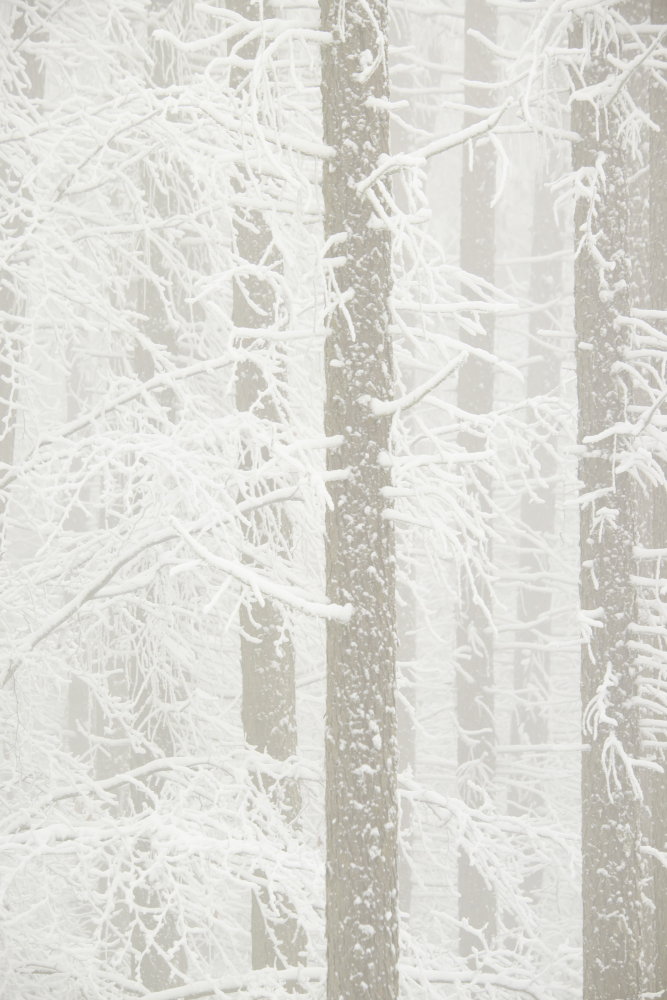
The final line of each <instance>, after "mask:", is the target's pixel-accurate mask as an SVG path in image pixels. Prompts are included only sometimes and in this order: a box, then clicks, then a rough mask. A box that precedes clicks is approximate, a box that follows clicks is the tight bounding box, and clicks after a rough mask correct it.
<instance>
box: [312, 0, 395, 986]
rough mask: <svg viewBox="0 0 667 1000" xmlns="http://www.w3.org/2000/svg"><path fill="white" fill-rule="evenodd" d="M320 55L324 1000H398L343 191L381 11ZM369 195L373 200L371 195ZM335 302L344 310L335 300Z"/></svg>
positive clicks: (373, 296)
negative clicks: (325, 288) (327, 149)
mask: <svg viewBox="0 0 667 1000" xmlns="http://www.w3.org/2000/svg"><path fill="white" fill-rule="evenodd" d="M321 10H322V25H323V27H324V29H325V30H327V31H330V32H332V34H333V39H334V40H333V43H332V44H331V45H329V46H327V47H326V48H325V49H324V50H323V53H322V62H323V66H322V104H323V120H324V139H325V142H326V143H327V144H328V145H330V146H332V147H333V148H334V149H335V156H334V158H333V159H332V160H331V161H329V162H328V163H325V165H324V171H323V187H324V207H325V220H324V229H325V237H326V238H327V239H331V238H334V239H337V240H339V241H342V242H339V243H334V245H333V246H332V248H331V250H330V251H329V255H330V256H332V257H338V258H340V257H344V258H345V260H344V262H342V261H339V266H337V267H336V268H335V272H334V273H335V278H336V280H335V287H334V283H333V282H332V285H331V287H330V292H331V295H332V296H333V303H334V309H333V311H332V314H331V318H330V320H329V326H328V331H327V333H328V335H327V339H326V342H325V374H326V403H325V413H324V424H325V429H326V433H327V435H330V436H331V435H342V437H343V438H344V442H345V443H344V444H343V445H342V446H341V447H340V448H339V449H338V450H335V451H330V452H329V453H328V460H327V465H328V468H329V469H330V470H331V471H334V470H338V469H345V470H349V472H348V478H346V479H342V480H335V481H333V482H331V483H330V485H329V491H330V495H331V500H332V509H331V510H327V515H326V548H327V551H326V572H327V594H328V596H329V598H330V599H331V600H332V601H333V602H335V603H336V604H339V605H346V604H351V605H352V616H351V619H350V621H349V622H348V623H347V624H346V623H342V622H338V621H329V622H328V623H327V723H326V747H325V754H326V825H327V872H326V886H327V899H326V932H327V996H328V997H329V1000H367V998H368V997H369V996H371V995H372V996H373V997H376V998H377V1000H395V998H396V997H397V996H398V964H397V963H398V872H397V853H398V851H397V845H398V836H397V833H398V831H397V825H398V810H397V789H396V773H397V739H396V706H395V684H396V614H395V591H394V587H395V569H394V559H395V545H394V533H393V530H392V522H391V520H390V519H389V518H387V517H385V516H383V514H384V511H385V510H386V509H387V508H388V507H389V503H388V501H387V499H386V498H385V496H384V489H385V487H387V486H389V485H390V474H389V471H388V469H387V468H386V464H380V463H381V456H382V455H383V453H384V452H386V451H388V449H389V429H390V421H389V420H388V419H387V418H384V417H383V418H377V417H375V416H374V415H373V414H372V411H371V409H370V407H369V406H367V405H366V404H365V402H364V397H366V398H368V397H369V396H370V397H371V398H379V399H390V398H392V395H393V362H392V344H391V340H390V336H389V330H388V325H389V293H390V289H391V239H390V235H389V232H388V231H387V230H386V229H382V228H380V227H379V226H378V225H377V221H376V219H375V218H374V213H373V209H372V207H371V204H370V202H369V201H368V200H367V199H365V198H363V197H360V196H359V195H358V194H357V191H356V190H355V185H356V184H357V183H358V182H360V181H361V180H363V179H364V177H366V176H367V175H368V174H369V173H370V172H371V170H372V169H373V168H374V167H375V166H376V165H377V161H378V157H379V156H381V155H382V154H383V153H384V154H386V153H388V147H389V128H388V116H387V113H386V111H384V110H382V109H381V108H378V107H377V105H376V104H375V102H374V101H373V100H372V98H376V99H381V100H384V101H386V100H387V99H388V97H389V85H388V79H387V60H386V51H387V6H386V2H385V0H369V2H365V0H348V2H344V0H323V2H322V5H321ZM380 197H381V195H380ZM341 299H343V301H344V302H345V305H344V308H343V302H342V301H341Z"/></svg>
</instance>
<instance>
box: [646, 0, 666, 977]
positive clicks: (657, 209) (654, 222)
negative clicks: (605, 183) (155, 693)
mask: <svg viewBox="0 0 667 1000" xmlns="http://www.w3.org/2000/svg"><path fill="white" fill-rule="evenodd" d="M651 22H652V24H667V0H653V2H652V5H651ZM650 109H651V119H652V120H653V122H654V123H655V124H656V125H658V126H659V127H660V131H659V132H655V131H651V138H650V142H651V148H650V181H649V183H650V194H649V199H650V200H649V204H650V238H649V248H650V249H649V284H650V300H651V308H652V309H656V310H662V311H667V96H666V95H665V88H664V85H661V84H660V83H659V82H658V81H657V80H655V79H654V80H652V83H651V90H650ZM651 322H652V323H653V324H654V325H655V326H657V327H658V328H659V329H660V330H661V331H662V332H663V333H667V319H665V318H663V319H657V320H651ZM661 409H662V412H665V408H664V405H663V407H662V408H661ZM652 513H653V517H652V522H653V525H652V526H653V531H652V535H653V537H652V540H651V547H652V548H665V547H667V496H666V494H665V490H664V488H659V489H657V490H656V491H655V492H654V505H653V512H652ZM662 642H663V644H664V640H662ZM660 675H661V677H662V680H663V681H665V680H667V677H666V676H665V670H664V667H663V669H662V671H660ZM661 763H662V765H663V767H664V768H665V773H664V774H658V773H657V772H650V785H651V787H650V790H649V810H650V815H651V834H650V836H651V844H652V846H653V847H656V848H658V850H660V851H664V852H667V755H665V753H664V750H663V756H662V759H661ZM650 860H651V862H652V875H653V894H652V895H653V903H654V905H655V914H654V939H655V943H656V948H655V959H654V962H655V964H654V969H653V973H654V982H653V984H652V986H651V991H652V992H654V993H659V992H660V991H667V867H666V866H665V865H664V864H663V863H661V862H660V861H658V860H657V859H650ZM665 995H667V994H665Z"/></svg>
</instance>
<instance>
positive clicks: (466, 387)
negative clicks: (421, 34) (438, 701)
mask: <svg viewBox="0 0 667 1000" xmlns="http://www.w3.org/2000/svg"><path fill="white" fill-rule="evenodd" d="M469 29H474V30H476V31H479V32H481V33H482V34H483V35H485V36H486V37H487V38H488V39H490V40H491V41H492V42H493V41H495V38H496V33H497V14H496V9H495V7H493V6H492V5H491V4H489V3H487V2H486V0H466V5H465V20H464V30H465V42H464V77H465V80H466V85H465V103H466V104H468V105H470V106H472V107H484V106H487V105H488V102H489V94H490V93H491V94H492V93H493V91H489V90H487V89H486V88H485V87H483V86H482V87H479V86H475V83H476V82H480V83H482V84H483V83H485V82H486V83H488V82H491V81H493V80H494V79H495V65H494V59H493V56H492V55H491V53H490V52H489V50H488V49H487V48H485V46H483V45H482V44H481V43H480V42H479V40H478V39H476V38H474V37H472V36H471V35H469V34H468V31H469ZM481 116H482V114H481V113H480V115H475V114H473V113H472V112H466V115H465V120H464V125H465V127H468V126H469V125H473V124H475V123H476V122H478V121H479V119H480V117H481ZM495 185H496V155H495V150H494V147H493V145H492V144H491V143H490V142H486V143H481V144H478V145H477V146H476V147H475V148H474V150H473V151H472V162H471V159H470V150H469V149H468V147H467V146H465V147H464V150H463V172H462V178H461V267H462V268H463V269H464V270H465V271H467V272H468V273H470V274H471V275H474V276H475V277H478V278H482V279H484V280H485V281H493V280H494V277H495V218H494V210H493V208H492V207H491V202H492V200H493V195H494V191H495ZM481 322H482V325H483V328H484V333H483V335H481V334H478V335H477V336H467V335H464V337H463V340H464V341H468V342H469V343H471V344H474V345H475V346H476V347H480V348H482V349H483V350H485V351H489V352H492V351H493V342H494V322H493V318H492V316H490V315H487V316H483V317H482V318H481ZM458 405H459V407H460V408H461V409H462V410H466V411H467V412H469V413H474V414H479V413H487V412H488V411H489V410H491V409H492V407H493V368H492V366H491V365H490V364H489V363H488V362H487V361H484V360H481V359H479V358H476V357H471V358H470V359H469V360H468V361H467V362H466V363H465V364H464V365H463V366H462V367H461V370H460V372H459V382H458ZM460 443H461V444H462V445H463V446H464V447H465V448H467V450H468V451H471V452H475V451H482V450H483V449H484V447H485V442H484V440H483V438H482V437H481V436H477V435H474V434H468V433H466V434H462V435H460ZM490 486H491V484H490V481H489V480H488V478H487V477H486V476H485V475H483V474H482V473H480V472H478V471H476V472H475V473H474V478H473V479H472V481H471V484H470V488H471V489H472V491H473V492H474V493H475V495H476V502H477V503H478V505H479V507H480V508H481V509H482V510H483V511H485V512H487V511H488V509H489V502H488V491H489V490H490ZM486 556H487V558H489V559H490V557H491V552H490V548H489V550H488V551H487V553H486ZM482 605H484V606H486V608H487V609H490V607H491V593H490V590H489V587H488V585H487V584H486V582H485V581H484V580H483V579H482V578H481V577H480V576H478V577H477V579H475V580H474V582H472V581H470V579H469V578H468V577H467V575H465V574H463V575H462V578H461V607H460V614H459V622H458V628H457V643H456V644H457V647H458V664H457V716H458V726H459V744H458V763H459V770H458V785H459V792H460V794H461V797H462V798H463V799H464V801H465V802H467V803H468V804H469V805H471V806H476V805H479V804H480V801H481V799H480V793H479V792H477V791H475V790H474V788H473V785H476V786H478V787H479V788H482V789H484V788H486V789H488V788H490V785H491V784H492V782H493V776H494V772H495V754H494V742H495V740H494V704H493V693H492V690H493V640H492V636H491V632H490V629H489V623H488V620H487V616H486V614H485V612H484V610H483V607H482ZM458 887H459V919H460V920H461V921H462V922H463V924H464V926H463V927H462V928H461V931H460V936H459V950H460V954H461V955H464V956H473V955H474V953H475V952H476V951H480V952H482V951H484V950H485V948H484V944H482V940H480V938H482V939H483V940H484V942H485V944H486V946H487V947H488V946H490V944H491V942H492V940H493V938H494V935H495V932H496V901H495V898H494V894H493V892H492V890H491V889H490V888H489V886H488V885H487V884H486V882H485V881H484V879H483V877H482V875H481V874H480V872H479V870H478V869H477V868H476V867H475V866H474V865H473V864H471V862H470V861H469V859H468V857H467V855H465V854H463V853H462V854H461V855H460V856H459V863H458ZM466 925H467V926H469V927H470V930H467V929H466ZM472 961H473V962H474V959H472Z"/></svg>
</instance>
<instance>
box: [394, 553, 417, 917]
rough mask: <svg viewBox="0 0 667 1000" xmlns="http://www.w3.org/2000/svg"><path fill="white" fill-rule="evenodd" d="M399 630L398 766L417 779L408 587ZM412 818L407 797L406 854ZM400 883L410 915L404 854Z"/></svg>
mask: <svg viewBox="0 0 667 1000" xmlns="http://www.w3.org/2000/svg"><path fill="white" fill-rule="evenodd" d="M408 571H409V570H408ZM396 627H397V634H398V660H397V670H398V676H399V682H400V696H399V697H398V699H397V702H396V719H397V730H398V752H399V767H400V770H401V772H403V771H406V770H408V769H409V770H410V772H411V774H412V776H413V777H414V776H415V772H416V767H417V742H416V739H415V724H414V712H415V708H416V699H417V691H416V682H417V674H416V660H417V606H416V602H415V597H414V593H413V591H412V588H411V587H410V586H408V585H407V584H405V585H403V586H399V587H398V601H397V604H396ZM413 818H414V817H413V806H412V801H411V800H410V799H407V798H405V799H403V801H402V802H401V839H402V842H403V845H404V847H405V849H406V851H409V849H410V844H411V841H412V822H413ZM398 883H399V904H400V909H401V913H402V914H405V915H407V916H409V915H410V906H411V901H412V868H411V865H410V860H409V857H408V856H407V855H406V853H404V852H401V854H400V857H399V864H398Z"/></svg>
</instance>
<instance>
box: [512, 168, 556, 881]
mask: <svg viewBox="0 0 667 1000" xmlns="http://www.w3.org/2000/svg"><path fill="white" fill-rule="evenodd" d="M553 209H554V197H553V195H552V193H551V192H550V190H549V188H548V187H547V185H546V180H545V177H544V171H543V168H542V165H541V164H538V167H537V173H536V178H535V195H534V200H533V235H532V254H531V256H532V257H533V263H532V264H531V275H530V300H531V302H534V303H545V304H546V303H548V302H551V301H553V300H554V299H555V298H556V297H557V296H558V293H559V292H560V290H561V289H560V285H561V281H560V273H561V269H562V261H561V259H560V258H559V257H558V256H557V254H558V251H559V250H560V249H561V239H560V234H559V231H558V226H557V223H556V220H555V218H554V211H553ZM558 325H559V309H558V307H555V308H554V307H553V306H551V307H550V308H548V309H545V310H544V311H535V312H532V313H531V314H530V319H529V336H530V339H529V346H528V370H527V374H526V396H527V399H528V401H529V414H528V416H529V419H531V414H532V409H531V408H530V400H531V399H534V398H536V397H539V396H543V395H545V394H547V393H549V392H550V391H551V390H553V389H555V388H557V386H558V382H559V377H560V362H559V358H558V353H557V351H558V346H559V345H558V344H557V345H556V350H551V349H550V346H551V344H550V341H549V338H548V336H546V337H545V336H544V335H540V332H539V331H540V330H541V329H546V330H549V329H557V328H558ZM554 445H555V442H554V440H553V439H550V438H549V437H546V438H545V441H544V445H543V446H542V447H538V449H537V453H536V458H537V459H538V461H539V463H540V474H541V475H542V477H543V478H544V479H546V480H549V479H552V478H553V476H554V475H555V473H556V459H555V458H554V456H553V454H552V453H551V451H550V449H549V446H551V447H552V448H553V447H554ZM537 495H538V498H539V502H536V501H535V500H533V499H532V498H531V497H528V496H525V495H524V497H523V498H522V500H521V524H522V525H523V527H524V529H525V534H524V537H523V542H522V547H521V555H520V560H519V568H520V574H521V579H522V581H524V582H523V583H522V585H521V586H520V588H519V598H518V619H519V622H521V623H524V624H525V626H526V627H525V630H521V631H519V632H518V634H517V640H518V642H519V643H521V642H525V643H526V646H525V648H523V649H518V650H517V652H516V655H515V659H514V695H515V698H516V704H515V707H514V713H513V717H512V732H511V739H510V742H511V743H514V744H522V743H525V744H527V745H530V744H531V743H544V742H548V738H549V737H548V729H547V727H548V704H547V703H548V698H549V674H550V655H549V653H548V652H546V650H540V649H535V648H534V647H535V644H536V640H540V639H541V640H542V641H543V642H544V643H545V644H546V642H547V641H548V637H549V634H550V631H551V629H550V623H549V620H548V617H547V616H548V613H549V611H550V609H551V588H550V586H549V582H548V574H549V563H550V559H549V556H550V552H551V551H552V547H553V545H554V541H555V540H554V524H555V487H554V485H553V484H551V485H548V486H546V487H543V488H541V489H539V490H538V491H537ZM536 623H537V624H536ZM533 785H534V783H533V781H532V779H531V786H533ZM541 802H542V797H541V795H540V793H539V791H538V790H535V789H534V787H529V788H527V789H524V788H522V787H521V782H520V780H519V781H517V784H516V785H515V786H514V787H512V788H511V789H510V802H509V805H510V811H512V812H516V813H518V814H523V813H535V812H539V811H540V808H541ZM540 885H541V872H536V873H534V874H533V875H532V876H530V878H529V879H528V880H527V882H526V883H525V884H524V889H525V890H526V891H527V892H529V893H530V892H534V891H536V890H539V887H540Z"/></svg>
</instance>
